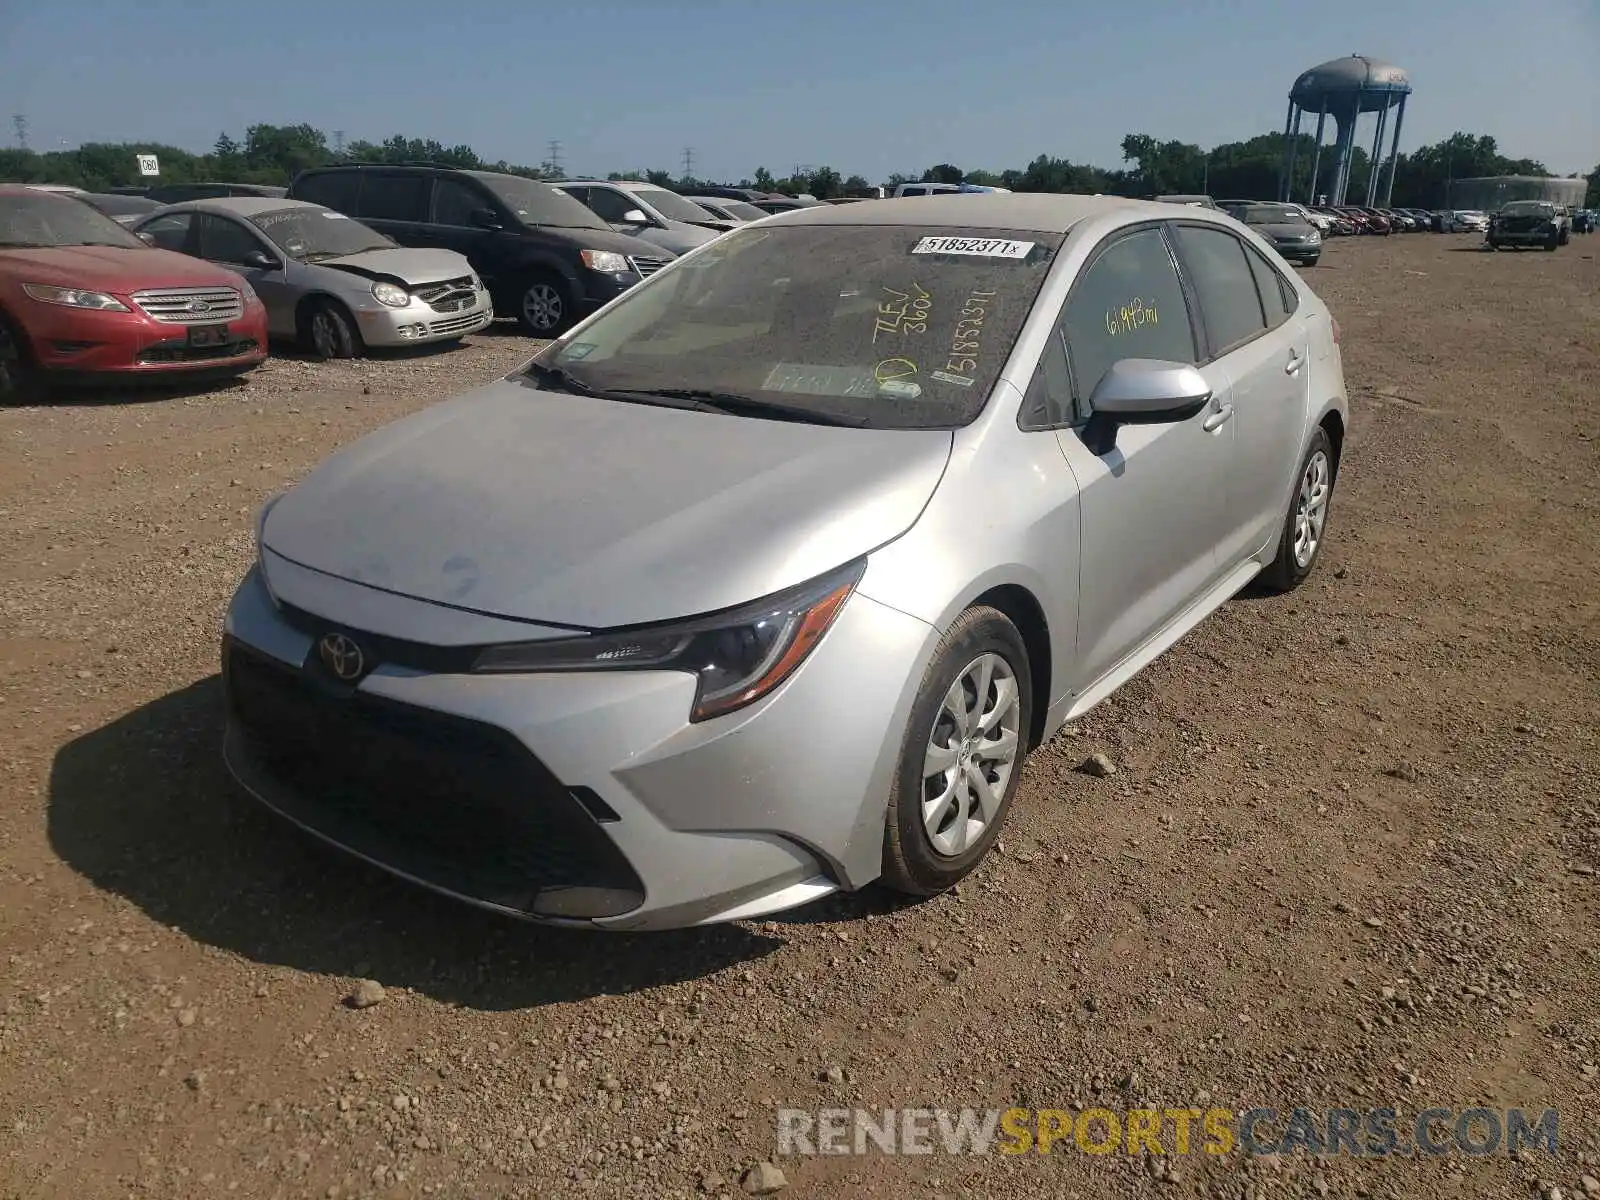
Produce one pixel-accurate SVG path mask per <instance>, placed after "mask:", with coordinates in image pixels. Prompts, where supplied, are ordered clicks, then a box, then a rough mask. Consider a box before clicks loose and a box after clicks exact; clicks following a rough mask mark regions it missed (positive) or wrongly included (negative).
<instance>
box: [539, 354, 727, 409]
mask: <svg viewBox="0 0 1600 1200" xmlns="http://www.w3.org/2000/svg"><path fill="white" fill-rule="evenodd" d="M528 373H529V374H531V375H532V376H533V377H534V378H535V379H537V380H538V381H539V385H540V387H542V388H545V389H549V390H554V391H562V392H571V393H572V394H573V395H574V396H592V397H593V398H595V399H597V400H617V401H621V402H622V403H624V404H654V405H656V406H657V407H658V408H692V409H697V410H700V411H703V412H715V411H717V410H716V409H715V408H714V407H713V406H712V405H710V404H705V403H702V402H701V401H698V400H692V399H690V398H688V397H685V396H669V395H666V394H664V393H661V392H643V391H638V392H635V391H611V390H608V389H606V388H597V387H595V386H594V385H593V384H591V383H588V382H586V381H585V380H582V379H579V378H578V377H577V376H576V375H574V374H573V373H572V372H571V371H569V370H567V369H566V368H565V367H550V366H546V365H545V364H544V363H537V362H536V363H529V364H528Z"/></svg>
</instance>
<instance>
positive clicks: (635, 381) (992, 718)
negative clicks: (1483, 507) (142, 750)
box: [223, 195, 1349, 929]
mask: <svg viewBox="0 0 1600 1200" xmlns="http://www.w3.org/2000/svg"><path fill="white" fill-rule="evenodd" d="M1338 343H1339V329H1338V325H1337V323H1336V322H1335V321H1334V319H1333V317H1332V315H1331V314H1330V313H1329V311H1328V309H1327V307H1326V306H1325V305H1324V304H1323V303H1322V302H1321V301H1320V300H1319V299H1318V298H1317V296H1316V295H1315V294H1314V293H1313V292H1312V290H1311V288H1310V287H1308V286H1307V284H1306V283H1305V281H1304V280H1303V279H1302V278H1301V277H1300V276H1299V275H1298V273H1297V272H1295V271H1294V270H1293V269H1291V268H1290V267H1289V266H1288V264H1286V263H1285V261H1284V260H1283V258H1281V257H1280V256H1279V255H1278V253H1277V252H1276V251H1275V250H1274V249H1273V247H1272V245H1271V244H1270V243H1269V242H1267V241H1265V240H1263V239H1262V238H1261V237H1260V236H1259V235H1258V234H1257V233H1255V232H1254V231H1253V230H1251V229H1249V228H1248V227H1246V226H1244V225H1241V224H1239V223H1238V222H1236V221H1234V220H1233V219H1231V218H1230V217H1228V216H1226V215H1225V214H1222V213H1220V212H1217V211H1216V210H1213V209H1205V208H1188V207H1178V206H1174V205H1171V204H1157V203H1145V202H1141V201H1130V200H1120V199H1114V198H1099V197H1088V196H1062V195H990V196H969V195H963V196H950V197H942V196H934V197H928V198H923V199H917V200H907V201H900V200H888V201H879V202H872V203H866V204H854V205H846V206H834V205H820V206H816V207H811V208H806V209H803V210H800V211H797V212H793V213H788V214H785V215H783V216H781V217H776V218H773V219H771V220H766V221H762V222H760V223H758V224H755V225H752V226H750V227H749V228H746V229H739V230H734V231H732V232H730V233H728V234H727V235H725V236H724V237H722V238H720V239H718V240H717V241H715V242H713V243H711V244H709V245H707V246H705V247H703V248H701V249H699V250H696V251H694V252H693V253H691V254H688V255H686V256H684V257H683V258H680V259H678V260H677V261H675V262H674V263H672V264H671V265H670V266H668V267H667V268H665V269H664V270H662V271H660V272H659V273H658V274H656V275H655V276H653V277H652V278H650V279H648V280H646V281H645V282H644V283H642V284H641V285H639V286H638V287H636V288H634V289H632V290H630V291H629V292H627V293H626V294H625V295H623V296H621V297H619V298H618V299H617V300H615V301H613V302H612V303H611V304H609V305H607V306H606V307H605V308H604V309H602V310H601V311H600V312H598V313H596V314H595V315H594V316H592V317H590V318H589V319H587V320H586V321H584V322H582V323H581V324H579V325H578V326H576V327H575V328H574V329H573V330H571V331H570V332H569V333H567V334H566V335H565V336H563V337H562V338H561V339H559V340H558V341H556V342H554V343H552V344H551V345H550V346H548V347H546V348H545V349H544V350H542V351H541V352H540V353H539V354H538V355H537V356H536V357H535V358H534V359H533V360H532V361H531V362H530V363H529V364H528V365H527V366H526V368H525V369H523V370H521V371H519V372H517V373H516V374H515V375H513V376H510V377H507V378H505V379H501V380H496V381H494V382H492V383H489V384H486V385H484V386H483V387H480V388H478V389H476V390H474V391H471V392H469V393H467V394H465V395H463V396H461V397H459V398H457V399H455V400H453V401H450V402H447V403H444V404H441V405H437V406H435V407H433V408H430V409H428V410H427V411H426V412H423V413H419V414H417V415H415V416H413V417H410V418H407V419H405V420H403V421H400V422H399V423H397V424H395V425H392V426H390V427H388V428H387V429H384V430H380V431H378V432H376V433H374V434H371V435H369V436H368V437H366V438H365V439H363V440H361V441H359V442H357V443H355V444H354V445H352V446H350V447H348V448H346V449H344V450H343V451H341V452H340V453H338V454H336V455H334V457H332V458H331V459H329V460H328V461H327V462H325V463H323V464H322V465H321V466H320V467H318V468H317V469H316V470H315V471H313V472H312V473H311V474H310V475H309V476H308V477H307V478H306V479H305V480H304V481H303V482H301V483H299V484H298V485H296V486H295V487H294V488H292V489H291V490H289V491H287V492H285V493H282V494H281V495H280V496H278V497H277V498H276V499H274V500H273V501H271V502H269V504H268V505H267V506H266V507H265V509H264V510H263V513H262V516H261V518H260V521H259V523H258V529H257V542H258V551H257V562H256V565H255V566H254V567H253V569H251V570H250V572H249V573H248V575H247V577H246V578H245V579H244V581H243V583H242V584H241V586H240V587H239V589H238V592H237V594H236V595H235V597H234V599H233V602H232V605H231V607H230V609H229V612H228V615H227V619H226V624H225V632H224V645H223V662H224V678H225V684H226V687H225V692H226V695H227V697H228V705H229V711H228V719H227V734H226V743H225V757H226V759H227V762H228V764H229V766H230V768H231V769H232V771H233V773H234V775H235V777H236V778H237V779H239V780H240V781H241V782H242V783H243V784H244V786H245V787H246V788H248V789H249V790H250V791H251V792H252V793H254V794H255V795H256V796H257V797H258V798H259V799H260V800H262V801H263V802H264V803H266V804H267V805H268V806H269V807H271V808H273V809H275V810H277V811H278V812H279V813H281V814H282V815H284V816H285V817H287V818H288V819H290V820H291V821H293V822H295V823H297V824H299V825H300V826H302V827H303V828H304V829H306V830H309V831H311V832H312V833H314V834H316V835H318V836H320V837H321V838H324V839H326V840H327V841H329V842H331V843H333V844H335V845H337V846H340V847H343V848H344V849H346V850H348V851H351V852H352V853H354V854H356V855H358V856H360V857H362V858H364V859H367V860H369V861H371V862H373V863H376V864H379V865H380V866H383V867H386V868H388V869H389V870H391V871H393V872H396V873H398V874H400V875H402V876H405V877H407V878H409V879H412V880H414V881H417V882H419V883H422V884H425V885H427V886H429V887H432V888H435V889H437V890H440V891H443V892H446V893H449V894H452V895H455V896H458V897H461V898H463V899H466V900H469V901H472V902H474V903H477V904H480V905H484V906H488V907H491V908H494V909H498V910H501V911H504V912H509V913H513V914H517V915H520V916H524V917H528V918H531V919H534V920H540V921H550V922H560V923H568V924H581V925H587V926H591V927H601V928H608V929H648V928H664V927H669V926H682V925H690V924H704V923H708V922H715V921H727V920H734V919H742V918H750V917H756V916H760V915H762V914H766V913H771V912H775V911H778V910H781V909H784V908H788V907H792V906H794V905H798V904H802V903H804V902H806V901H808V900H811V899H813V898H815V897H818V896H822V895H825V894H827V893H829V892H833V891H836V890H840V889H843V890H853V889H857V888H861V887H864V886H866V885H867V884H869V883H871V882H873V881H874V880H878V879H882V880H883V881H884V882H885V883H887V884H888V885H889V886H891V887H893V888H896V889H899V890H902V891H904V892H908V893H912V894H915V895H928V894H932V893H936V892H939V891H941V890H943V889H947V888H949V887H950V886H952V885H953V884H954V883H955V882H956V881H958V880H960V879H961V878H962V877H963V876H965V875H966V874H967V873H968V872H970V871H972V870H973V869H974V868H975V867H976V866H977V865H978V864H979V862H980V861H981V860H982V859H983V857H984V855H985V854H986V853H987V852H988V851H989V849H990V847H991V846H993V845H994V843H995V840H996V838H997V837H998V836H999V835H1000V830H1001V825H1002V823H1003V822H1004V821H1005V819H1006V816H1007V810H1008V809H1009V807H1010V806H1011V803H1012V799H1013V797H1014V795H1015V793H1016V790H1017V783H1018V778H1019V774H1020V771H1021V769H1022V765H1023V761H1024V758H1025V757H1026V755H1027V754H1028V752H1029V751H1030V750H1031V749H1032V748H1033V747H1035V746H1038V745H1039V744H1040V743H1041V742H1043V741H1044V740H1045V739H1047V738H1049V737H1050V736H1051V735H1052V734H1054V733H1055V732H1056V731H1057V730H1058V729H1059V728H1060V727H1061V726H1062V724H1063V723H1064V722H1066V721H1068V720H1071V719H1074V718H1076V717H1079V716H1082V715H1083V714H1084V713H1086V712H1088V711H1089V710H1090V709H1091V708H1093V707H1094V706H1095V705H1097V704H1099V703H1100V702H1101V701H1102V700H1104V699H1105V698H1106V697H1107V696H1109V695H1111V694H1112V693H1113V692H1114V691H1116V690H1117V689H1118V688H1119V687H1121V686H1122V685H1123V684H1125V683H1126V682H1128V680H1130V679H1131V678H1133V677H1134V676H1135V675H1136V674H1137V673H1138V672H1139V671H1141V670H1142V669H1143V668H1144V667H1146V666H1148V665H1149V664H1150V663H1151V662H1152V661H1153V660H1154V659H1155V658H1156V657H1157V656H1159V655H1160V654H1162V653H1163V652H1164V651H1166V650H1167V649H1168V648H1170V647H1171V646H1172V645H1173V644H1174V643H1175V642H1177V641H1178V639H1179V638H1181V637H1182V636H1183V635H1184V634H1185V633H1187V632H1188V631H1189V630H1191V629H1192V628H1194V626H1195V625H1196V624H1198V623H1199V622H1200V621H1201V620H1203V619H1204V618H1205V617H1206V616H1207V615H1208V614H1209V613H1211V612H1212V611H1214V610H1215V609H1216V608H1217V607H1218V606H1219V605H1221V604H1223V603H1225V602H1226V601H1227V600H1228V598H1229V597H1231V596H1232V595H1233V594H1234V593H1235V592H1237V591H1238V590H1239V589H1240V588H1241V587H1243V586H1244V585H1245V584H1246V583H1248V582H1250V581H1251V580H1253V579H1257V578H1258V577H1259V578H1260V579H1261V580H1262V581H1263V582H1264V583H1265V584H1266V585H1267V586H1269V587H1271V588H1275V589H1289V588H1293V587H1295V586H1296V585H1297V584H1298V583H1300V582H1301V581H1302V580H1303V579H1305V578H1306V576H1307V575H1308V573H1310V572H1311V571H1312V570H1313V568H1314V567H1315V565H1316V563H1317V560H1318V557H1319V555H1320V553H1321V551H1322V548H1323V546H1324V544H1325V538H1326V535H1327V529H1328V525H1327V521H1328V513H1329V504H1330V501H1331V498H1332V495H1333V489H1334V482H1335V480H1336V478H1337V475H1338V469H1339V460H1340V452H1341V449H1342V447H1343V445H1344V441H1345V431H1346V427H1347V422H1348V419H1349V417H1348V409H1347V403H1346V397H1345V383H1344V374H1343V367H1342V365H1341V358H1340V350H1339V344H1338Z"/></svg>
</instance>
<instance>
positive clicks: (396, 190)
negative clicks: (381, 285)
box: [355, 170, 433, 246]
mask: <svg viewBox="0 0 1600 1200" xmlns="http://www.w3.org/2000/svg"><path fill="white" fill-rule="evenodd" d="M432 192H433V175H432V174H431V173H429V172H427V171H420V170H419V171H365V170H364V171H362V172H361V196H360V199H359V201H358V204H357V206H358V207H359V208H360V210H361V211H360V212H359V213H357V214H355V215H356V216H357V217H358V219H359V220H360V221H361V223H362V224H363V225H370V226H372V228H374V229H376V230H377V231H378V232H379V233H382V234H385V235H387V236H388V237H391V238H393V239H394V240H395V241H396V242H399V243H400V245H402V246H419V245H426V243H425V242H424V241H423V240H422V234H423V229H424V227H425V226H426V224H427V221H428V202H429V198H430V197H431V195H432Z"/></svg>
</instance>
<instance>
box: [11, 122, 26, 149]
mask: <svg viewBox="0 0 1600 1200" xmlns="http://www.w3.org/2000/svg"><path fill="white" fill-rule="evenodd" d="M11 127H12V128H13V129H15V130H16V131H17V149H18V150H26V149H27V148H28V115H27V114H26V113H16V114H14V115H13V116H12V118H11Z"/></svg>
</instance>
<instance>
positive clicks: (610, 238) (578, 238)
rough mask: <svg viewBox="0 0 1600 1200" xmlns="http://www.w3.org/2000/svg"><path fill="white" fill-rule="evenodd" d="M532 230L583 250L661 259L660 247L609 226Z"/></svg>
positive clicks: (668, 252) (558, 227) (559, 226)
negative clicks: (553, 235)
mask: <svg viewBox="0 0 1600 1200" xmlns="http://www.w3.org/2000/svg"><path fill="white" fill-rule="evenodd" d="M532 228H534V229H538V230H540V231H541V232H546V233H554V234H559V235H560V236H561V237H562V238H563V239H567V240H570V241H571V243H572V244H573V245H574V246H581V247H582V248H583V249H585V250H612V251H615V252H616V253H618V254H629V255H632V254H642V255H645V256H647V257H650V258H661V257H663V255H662V249H663V248H662V247H660V246H657V245H654V244H653V243H651V242H647V241H645V240H644V239H643V238H637V237H634V236H632V235H631V234H626V233H618V232H617V231H616V230H614V229H612V228H611V227H610V226H609V225H608V226H606V227H605V228H604V229H591V228H590V227H589V226H587V225H535V226H532ZM665 257H667V258H673V257H676V256H675V255H674V254H673V252H671V251H667V253H666V255H665Z"/></svg>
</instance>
